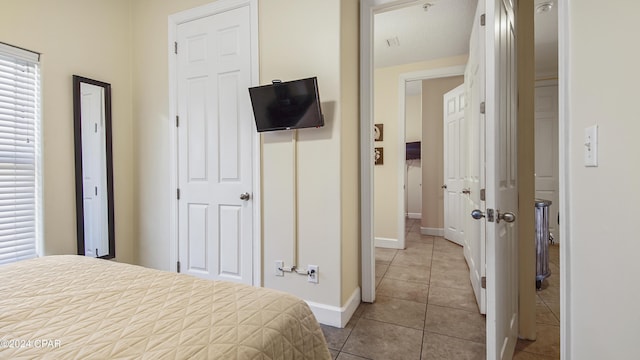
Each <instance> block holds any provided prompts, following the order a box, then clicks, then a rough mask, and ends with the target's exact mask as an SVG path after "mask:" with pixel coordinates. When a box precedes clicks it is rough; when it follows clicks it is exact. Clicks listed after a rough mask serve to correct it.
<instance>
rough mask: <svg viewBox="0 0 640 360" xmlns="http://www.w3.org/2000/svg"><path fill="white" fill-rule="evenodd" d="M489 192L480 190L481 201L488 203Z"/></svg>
mask: <svg viewBox="0 0 640 360" xmlns="http://www.w3.org/2000/svg"><path fill="white" fill-rule="evenodd" d="M486 199H487V190H486V189H480V200H481V201H487V200H486Z"/></svg>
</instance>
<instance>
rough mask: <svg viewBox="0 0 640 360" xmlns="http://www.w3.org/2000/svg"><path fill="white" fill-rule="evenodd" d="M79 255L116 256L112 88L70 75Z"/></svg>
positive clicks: (107, 257)
mask: <svg viewBox="0 0 640 360" xmlns="http://www.w3.org/2000/svg"><path fill="white" fill-rule="evenodd" d="M73 118H74V135H75V161H76V218H77V234H78V235H77V236H78V255H86V256H92V257H100V258H105V259H110V258H113V257H115V237H114V225H113V159H112V156H111V85H110V84H108V83H104V82H101V81H96V80H92V79H87V78H84V77H81V76H77V75H74V76H73Z"/></svg>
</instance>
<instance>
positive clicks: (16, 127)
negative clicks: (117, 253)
mask: <svg viewBox="0 0 640 360" xmlns="http://www.w3.org/2000/svg"><path fill="white" fill-rule="evenodd" d="M39 169H40V67H39V55H38V54H36V53H33V52H30V51H27V50H23V49H19V48H15V47H12V46H9V45H6V44H2V43H0V264H6V263H10V262H15V261H19V260H24V259H29V258H34V257H36V256H37V254H38V250H39V246H40V240H39V239H40V237H41V235H40V233H41V223H42V221H41V219H42V216H41V210H40V209H41V203H42V201H41V199H42V196H41V193H42V191H41V190H40V189H41V181H40V171H39Z"/></svg>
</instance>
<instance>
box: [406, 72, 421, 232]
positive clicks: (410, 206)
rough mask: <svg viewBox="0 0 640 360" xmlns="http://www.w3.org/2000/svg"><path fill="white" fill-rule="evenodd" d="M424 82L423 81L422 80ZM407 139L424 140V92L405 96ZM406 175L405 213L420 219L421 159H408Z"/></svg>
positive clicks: (411, 140) (408, 140) (412, 140)
mask: <svg viewBox="0 0 640 360" xmlns="http://www.w3.org/2000/svg"><path fill="white" fill-rule="evenodd" d="M420 84H422V81H420ZM405 141H406V142H414V141H422V93H421V92H419V93H417V94H412V95H408V94H407V96H406V98H405ZM406 165H407V166H406V169H407V174H406V176H405V185H406V189H407V191H406V192H405V213H407V214H408V216H409V217H410V218H415V219H420V218H421V212H422V164H421V159H413V160H407V162H406Z"/></svg>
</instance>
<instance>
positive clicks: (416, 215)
mask: <svg viewBox="0 0 640 360" xmlns="http://www.w3.org/2000/svg"><path fill="white" fill-rule="evenodd" d="M406 215H407V217H408V218H409V219H418V220H420V219H422V214H421V213H407V214H406Z"/></svg>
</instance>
